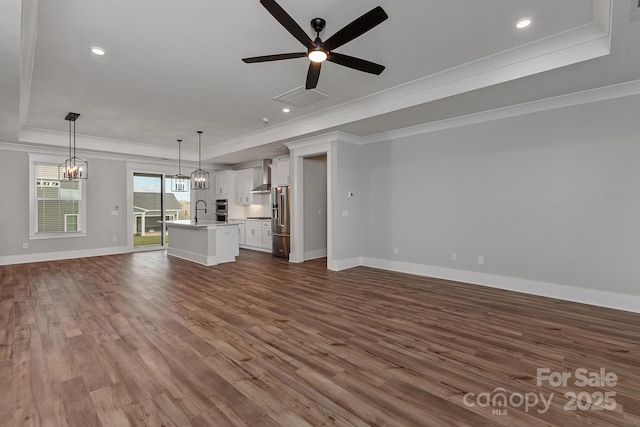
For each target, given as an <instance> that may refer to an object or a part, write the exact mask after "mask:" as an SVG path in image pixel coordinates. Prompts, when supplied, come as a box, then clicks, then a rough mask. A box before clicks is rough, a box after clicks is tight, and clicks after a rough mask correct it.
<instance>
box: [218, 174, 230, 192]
mask: <svg viewBox="0 0 640 427" xmlns="http://www.w3.org/2000/svg"><path fill="white" fill-rule="evenodd" d="M231 174H232V172H231V171H218V172H216V173H215V185H216V196H227V195H228V194H229V175H231Z"/></svg>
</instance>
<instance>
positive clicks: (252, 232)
mask: <svg viewBox="0 0 640 427" xmlns="http://www.w3.org/2000/svg"><path fill="white" fill-rule="evenodd" d="M244 232H245V242H246V243H245V244H246V245H247V246H254V247H257V248H261V247H262V221H252V220H247V222H245V230H244Z"/></svg>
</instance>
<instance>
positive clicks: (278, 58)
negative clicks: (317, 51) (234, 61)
mask: <svg viewBox="0 0 640 427" xmlns="http://www.w3.org/2000/svg"><path fill="white" fill-rule="evenodd" d="M305 56H307V52H296V53H280V54H277V55H264V56H253V57H251V58H242V60H243V61H244V62H246V63H247V64H251V63H253V62H269V61H281V60H283V59H293V58H303V57H305Z"/></svg>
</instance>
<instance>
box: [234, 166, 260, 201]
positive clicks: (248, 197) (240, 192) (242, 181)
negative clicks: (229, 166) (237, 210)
mask: <svg viewBox="0 0 640 427" xmlns="http://www.w3.org/2000/svg"><path fill="white" fill-rule="evenodd" d="M256 177H257V173H256V169H243V170H239V171H236V203H237V204H239V205H250V204H252V203H253V194H252V193H251V190H253V189H254V188H255V187H257V185H258V184H257V183H256V181H257V179H256Z"/></svg>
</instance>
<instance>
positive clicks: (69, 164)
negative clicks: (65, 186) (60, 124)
mask: <svg viewBox="0 0 640 427" xmlns="http://www.w3.org/2000/svg"><path fill="white" fill-rule="evenodd" d="M78 117H80V114H78V113H69V114H67V117H65V120H68V121H69V158H68V159H67V160H65V161H64V163H61V164H59V165H58V179H59V180H60V181H78V180H80V179H87V178H89V162H87V160H85V159H79V158H77V157H76V119H77V118H78ZM72 124H73V126H72ZM72 128H73V132H72ZM72 136H73V150H72V149H71V141H72Z"/></svg>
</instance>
